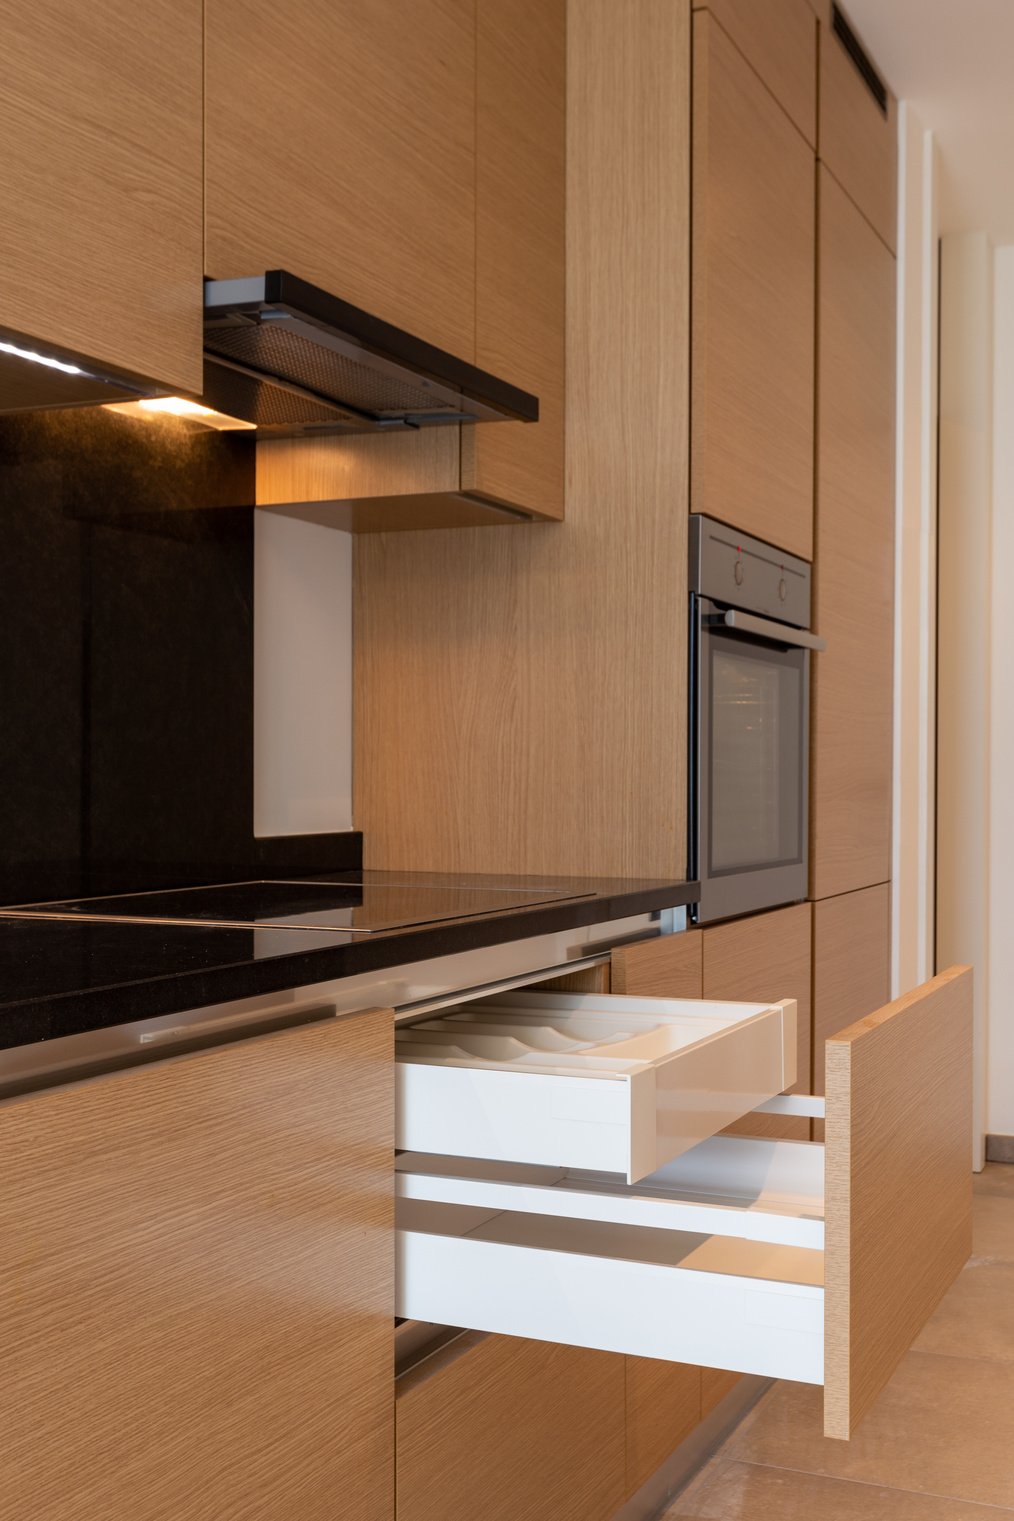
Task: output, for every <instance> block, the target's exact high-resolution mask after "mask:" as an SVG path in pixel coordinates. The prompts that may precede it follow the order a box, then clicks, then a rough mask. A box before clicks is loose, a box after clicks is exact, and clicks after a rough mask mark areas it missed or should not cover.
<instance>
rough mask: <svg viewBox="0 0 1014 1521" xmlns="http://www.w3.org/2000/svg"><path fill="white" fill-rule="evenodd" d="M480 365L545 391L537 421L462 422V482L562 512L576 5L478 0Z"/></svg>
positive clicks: (495, 496)
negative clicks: (572, 8)
mask: <svg viewBox="0 0 1014 1521" xmlns="http://www.w3.org/2000/svg"><path fill="white" fill-rule="evenodd" d="M476 25H477V38H476V60H477V63H476V68H477V75H476V111H477V115H476V144H475V149H476V165H475V167H476V180H475V188H476V226H475V260H476V268H475V362H476V364H478V365H479V366H480V368H482V369H484V370H490V371H492V372H493V374H495V375H502V376H503V377H504V379H505V380H510V381H511V382H512V383H513V384H515V385H519V386H521V387H522V388H523V389H524V390H526V391H532V392H534V394H535V395H536V396H538V398H539V421H538V422H537V423H534V424H532V423H502V424H500V423H498V424H497V425H496V426H495V427H478V428H463V429H462V435H461V444H462V465H461V474H462V489H463V490H465V491H469V492H473V493H475V494H476V495H477V496H479V497H481V498H483V499H486V500H490V501H494V502H503V503H506V504H508V505H515V506H520V507H525V508H527V509H528V510H529V511H531V512H537V513H539V514H540V515H542V516H545V517H556V518H559V517H562V516H563V457H564V451H563V376H564V316H565V309H566V307H565V299H566V298H565V282H566V226H565V215H564V210H565V206H564V201H565V194H564V186H565V180H566V170H567V166H566V140H567V74H566V55H567V37H566V6H565V5H564V4H563V3H557V0H552V3H549V4H547V3H546V0H479V5H478V12H477V18H476Z"/></svg>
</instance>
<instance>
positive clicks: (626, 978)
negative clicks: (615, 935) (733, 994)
mask: <svg viewBox="0 0 1014 1521" xmlns="http://www.w3.org/2000/svg"><path fill="white" fill-rule="evenodd" d="M703 941H704V937H703V935H702V933H701V931H700V930H686V931H685V932H684V933H683V934H680V935H660V936H658V938H657V939H654V940H642V941H641V942H640V943H635V944H633V945H618V946H617V947H616V948H615V950H614V951H613V954H612V957H611V958H610V977H609V991H611V992H613V993H624V994H626V995H627V997H628V998H703V997H704V961H703V949H702V947H703Z"/></svg>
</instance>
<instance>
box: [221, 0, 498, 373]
mask: <svg viewBox="0 0 1014 1521" xmlns="http://www.w3.org/2000/svg"><path fill="white" fill-rule="evenodd" d="M206 10H207V23H206V25H207V31H206V44H205V45H206V49H207V59H206V71H207V75H206V77H207V127H206V131H207V149H206V175H207V234H206V238H207V241H206V250H205V258H206V265H207V274H208V275H210V276H211V277H212V278H214V279H219V280H226V279H230V278H233V277H238V276H242V275H253V274H258V273H261V272H262V271H264V270H266V269H289V270H291V271H292V273H293V274H295V275H298V276H300V278H301V279H304V280H309V281H311V282H312V283H313V284H314V285H320V286H323V287H324V289H325V290H328V291H331V292H332V293H333V294H334V295H336V296H340V297H341V298H342V299H343V300H346V301H350V302H352V304H353V305H355V306H360V307H363V308H365V310H366V311H368V312H372V313H373V314H374V315H375V316H377V317H382V318H383V319H384V320H385V321H386V322H393V323H395V324H396V325H397V326H399V327H403V328H407V329H408V330H409V331H410V332H413V333H415V334H416V335H417V336H418V337H419V338H423V339H425V340H426V341H427V342H429V343H433V344H436V345H437V346H438V347H439V348H443V349H448V350H450V351H451V352H452V353H454V354H457V355H458V356H459V357H461V358H463V359H469V360H471V359H472V358H473V357H474V353H475V4H474V0H413V3H412V4H410V5H406V4H405V3H404V0H370V4H368V5H362V4H357V3H354V0H295V3H294V4H292V5H289V6H283V7H280V6H278V5H276V4H271V3H269V0H208V3H207V7H206Z"/></svg>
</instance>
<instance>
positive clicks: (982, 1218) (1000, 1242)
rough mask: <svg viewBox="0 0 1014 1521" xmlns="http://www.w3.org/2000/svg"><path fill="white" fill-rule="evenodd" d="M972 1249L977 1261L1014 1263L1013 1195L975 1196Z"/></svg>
mask: <svg viewBox="0 0 1014 1521" xmlns="http://www.w3.org/2000/svg"><path fill="white" fill-rule="evenodd" d="M972 1249H973V1251H974V1252H975V1255H976V1256H977V1257H992V1258H993V1259H994V1260H996V1261H998V1262H1014V1194H976V1196H975V1199H974V1200H973V1203H972Z"/></svg>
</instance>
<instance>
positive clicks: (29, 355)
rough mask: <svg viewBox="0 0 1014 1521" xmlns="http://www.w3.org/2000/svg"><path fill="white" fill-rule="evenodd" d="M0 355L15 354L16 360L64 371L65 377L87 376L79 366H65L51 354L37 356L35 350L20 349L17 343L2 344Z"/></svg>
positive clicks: (0, 343) (0, 345)
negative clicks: (26, 360) (25, 360)
mask: <svg viewBox="0 0 1014 1521" xmlns="http://www.w3.org/2000/svg"><path fill="white" fill-rule="evenodd" d="M0 354H13V356H14V358H15V359H28V360H30V361H31V363H32V364H44V365H45V366H46V368H47V369H49V370H62V371H63V373H64V374H65V375H85V374H87V371H86V370H82V368H81V366H80V365H78V364H64V362H63V360H62V359H53V358H52V357H51V356H50V355H49V354H37V353H36V352H35V350H34V349H19V348H18V346H17V344H16V343H2V342H0Z"/></svg>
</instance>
